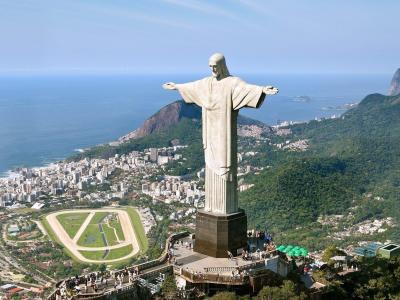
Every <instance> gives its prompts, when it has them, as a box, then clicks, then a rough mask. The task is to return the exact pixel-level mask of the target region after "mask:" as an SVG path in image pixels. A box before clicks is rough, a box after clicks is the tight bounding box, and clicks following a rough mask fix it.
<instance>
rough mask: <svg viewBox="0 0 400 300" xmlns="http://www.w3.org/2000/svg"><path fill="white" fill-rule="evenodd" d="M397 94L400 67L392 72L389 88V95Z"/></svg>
mask: <svg viewBox="0 0 400 300" xmlns="http://www.w3.org/2000/svg"><path fill="white" fill-rule="evenodd" d="M399 94H400V68H399V69H397V71H396V73H394V75H393V79H392V82H391V84H390V88H389V96H396V95H399Z"/></svg>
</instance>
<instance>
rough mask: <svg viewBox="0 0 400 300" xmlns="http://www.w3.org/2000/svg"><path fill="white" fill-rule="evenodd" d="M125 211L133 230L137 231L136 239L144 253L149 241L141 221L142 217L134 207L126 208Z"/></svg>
mask: <svg viewBox="0 0 400 300" xmlns="http://www.w3.org/2000/svg"><path fill="white" fill-rule="evenodd" d="M125 209H126V211H127V212H128V214H129V217H130V219H131V222H132V225H133V229H134V230H135V234H136V238H137V240H138V243H139V248H140V250H141V251H142V252H146V251H147V249H148V247H149V244H148V241H147V237H146V233H145V232H144V228H143V225H142V221H141V220H140V216H139V214H138V212H137V211H136V209H135V208H133V207H126V208H125Z"/></svg>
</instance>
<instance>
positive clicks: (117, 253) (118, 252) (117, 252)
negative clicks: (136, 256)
mask: <svg viewBox="0 0 400 300" xmlns="http://www.w3.org/2000/svg"><path fill="white" fill-rule="evenodd" d="M132 250H133V247H132V245H127V246H123V247H121V248H117V249H112V250H110V252H108V255H107V256H106V257H105V259H109V260H111V259H118V258H121V257H124V256H127V255H128V254H130V253H131V252H132Z"/></svg>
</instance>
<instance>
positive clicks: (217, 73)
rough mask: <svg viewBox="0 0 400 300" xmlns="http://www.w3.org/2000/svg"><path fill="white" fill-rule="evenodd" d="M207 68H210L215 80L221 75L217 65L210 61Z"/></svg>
mask: <svg viewBox="0 0 400 300" xmlns="http://www.w3.org/2000/svg"><path fill="white" fill-rule="evenodd" d="M209 66H210V68H211V73H212V76H213V77H215V78H218V77H219V76H220V75H221V71H220V69H219V67H218V65H217V63H216V62H212V61H210V64H209Z"/></svg>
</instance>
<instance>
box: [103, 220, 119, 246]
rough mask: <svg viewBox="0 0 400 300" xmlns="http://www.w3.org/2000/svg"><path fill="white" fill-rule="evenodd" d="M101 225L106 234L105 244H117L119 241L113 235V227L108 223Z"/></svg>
mask: <svg viewBox="0 0 400 300" xmlns="http://www.w3.org/2000/svg"><path fill="white" fill-rule="evenodd" d="M102 226H103V231H104V233H105V234H106V238H107V244H108V245H109V246H114V245H118V244H119V242H118V240H117V237H116V236H115V231H114V228H111V227H109V226H108V224H103V225H102Z"/></svg>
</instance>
